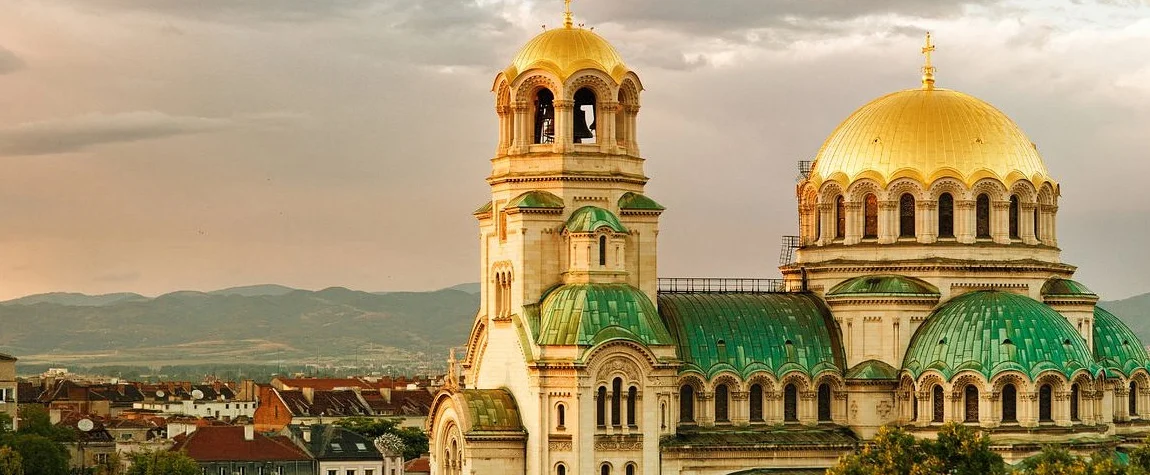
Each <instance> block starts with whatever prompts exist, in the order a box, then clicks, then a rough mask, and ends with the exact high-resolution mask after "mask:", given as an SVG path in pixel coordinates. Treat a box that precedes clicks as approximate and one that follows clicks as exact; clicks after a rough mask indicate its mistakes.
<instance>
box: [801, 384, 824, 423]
mask: <svg viewBox="0 0 1150 475" xmlns="http://www.w3.org/2000/svg"><path fill="white" fill-rule="evenodd" d="M818 396H819V394H818V392H817V391H799V407H798V409H799V423H800V424H802V425H806V426H813V425H817V424H818V423H819V412H818V404H817V401H818Z"/></svg>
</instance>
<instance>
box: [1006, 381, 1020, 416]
mask: <svg viewBox="0 0 1150 475" xmlns="http://www.w3.org/2000/svg"><path fill="white" fill-rule="evenodd" d="M1002 422H1009V423H1014V422H1018V390H1017V389H1015V387H1014V384H1013V383H1006V384H1005V385H1003V386H1002Z"/></svg>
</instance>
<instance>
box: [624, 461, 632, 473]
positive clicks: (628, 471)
mask: <svg viewBox="0 0 1150 475" xmlns="http://www.w3.org/2000/svg"><path fill="white" fill-rule="evenodd" d="M623 471H624V472H626V473H627V475H635V464H633V463H629V464H627V467H626V468H625V469H624V470H623Z"/></svg>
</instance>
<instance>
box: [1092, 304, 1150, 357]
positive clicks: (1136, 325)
mask: <svg viewBox="0 0 1150 475" xmlns="http://www.w3.org/2000/svg"><path fill="white" fill-rule="evenodd" d="M1098 306H1100V307H1102V308H1104V309H1106V310H1109V311H1110V313H1113V314H1114V315H1117V316H1118V317H1119V318H1121V319H1122V321H1123V322H1126V324H1127V325H1129V326H1130V329H1131V330H1134V333H1135V334H1137V335H1138V338H1139V339H1141V340H1142V344H1144V345H1150V294H1142V295H1137V296H1134V297H1130V298H1128V299H1122V300H1114V301H1110V302H1098Z"/></svg>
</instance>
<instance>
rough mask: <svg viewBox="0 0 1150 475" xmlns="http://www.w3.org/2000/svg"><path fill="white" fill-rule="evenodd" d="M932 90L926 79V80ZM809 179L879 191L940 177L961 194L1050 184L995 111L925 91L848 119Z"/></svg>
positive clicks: (879, 102)
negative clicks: (1022, 183)
mask: <svg viewBox="0 0 1150 475" xmlns="http://www.w3.org/2000/svg"><path fill="white" fill-rule="evenodd" d="M931 81H932V83H931V86H933V78H931ZM811 177H812V178H813V179H814V180H815V181H816V182H818V183H821V182H824V181H826V180H834V181H837V182H840V183H842V184H843V185H844V187H845V186H846V185H849V184H850V183H851V182H853V181H855V180H857V179H860V178H871V179H874V180H876V181H878V182H879V184H880V185H882V186H886V184H887V183H890V182H891V181H893V180H895V179H898V178H903V177H910V178H914V179H916V180H919V181H921V182H923V183H926V184H927V185H929V184H930V183H932V182H934V181H935V180H937V179H939V178H943V177H951V178H956V179H958V180H961V181H962V182H963V183H965V184H966V185H967V186H971V185H973V184H974V182H976V181H978V180H980V179H982V178H988V177H989V178H997V179H998V180H1000V181H1002V182H1003V183H1004V184H1006V185H1007V186H1009V185H1010V184H1011V183H1013V182H1014V181H1016V180H1018V179H1022V178H1025V179H1028V180H1031V181H1032V182H1033V183H1034V185H1035V186H1036V187H1038V186H1041V184H1042V183H1043V182H1046V181H1053V180H1051V179H1050V178H1049V174H1048V172H1047V170H1046V165H1045V164H1044V163H1043V162H1042V157H1041V156H1039V154H1038V150H1037V148H1036V147H1035V145H1034V144H1033V143H1031V141H1030V139H1029V138H1027V137H1026V134H1025V133H1023V132H1022V130H1021V129H1019V128H1018V125H1016V124H1015V123H1014V121H1012V120H1010V118H1009V117H1007V116H1006V114H1003V113H1002V112H1001V111H999V110H998V109H995V108H994V106H992V105H990V104H988V103H986V102H984V101H982V100H980V99H978V98H976V97H973V96H970V95H967V94H963V93H961V92H958V91H951V90H946V89H934V88H933V87H924V88H922V89H910V90H906V91H899V92H895V93H893V94H888V95H886V96H883V97H880V98H878V99H875V100H873V101H871V102H870V103H869V104H867V105H865V106H863V107H862V108H860V109H859V110H857V111H855V112H854V113H853V114H851V115H850V117H848V118H847V119H846V120H845V121H843V123H842V124H840V125H839V126H838V128H837V129H835V131H834V133H832V134H831V135H830V137H829V138H827V140H826V142H825V143H823V146H822V148H821V149H820V150H819V153H818V155H817V156H816V157H815V162H814V165H813V169H812V171H811Z"/></svg>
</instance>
